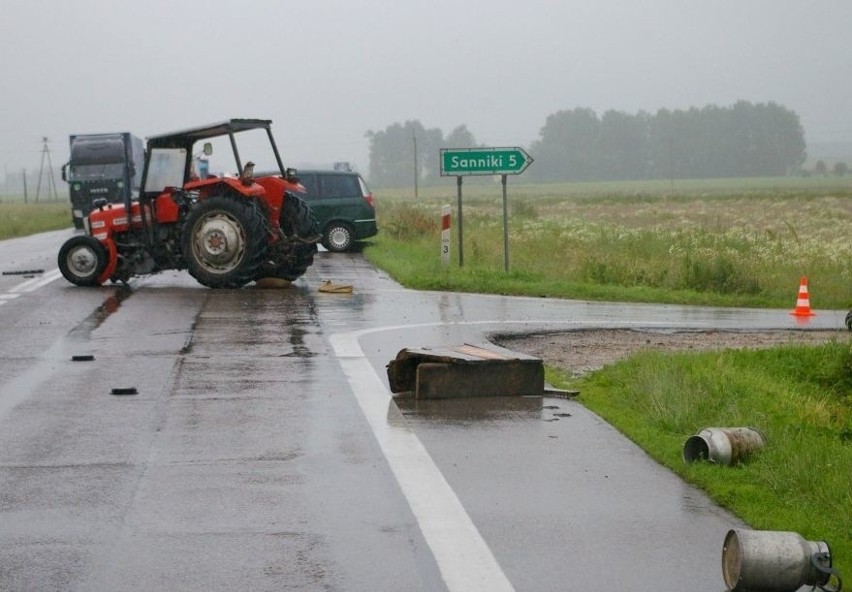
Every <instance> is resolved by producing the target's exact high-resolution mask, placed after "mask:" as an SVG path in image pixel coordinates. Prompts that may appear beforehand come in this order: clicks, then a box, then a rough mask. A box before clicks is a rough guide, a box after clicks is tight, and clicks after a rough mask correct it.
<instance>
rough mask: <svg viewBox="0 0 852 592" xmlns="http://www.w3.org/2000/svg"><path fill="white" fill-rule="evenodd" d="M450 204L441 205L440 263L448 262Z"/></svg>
mask: <svg viewBox="0 0 852 592" xmlns="http://www.w3.org/2000/svg"><path fill="white" fill-rule="evenodd" d="M450 212H451V208H450V205H449V204H447V205H444V206H442V207H441V265H446V264H447V263H449V262H450V218H451V216H450Z"/></svg>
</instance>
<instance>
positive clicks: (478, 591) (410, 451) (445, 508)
mask: <svg viewBox="0 0 852 592" xmlns="http://www.w3.org/2000/svg"><path fill="white" fill-rule="evenodd" d="M387 329H391V327H384V328H381V329H370V330H366V331H356V332H352V333H337V334H335V335H332V336H331V337H330V341H331V345H332V347H333V348H334V352H335V354H336V356H337V358H338V360H339V362H340V365H341V367H342V368H343V372H344V373H345V374H346V377H347V379H348V380H349V384H350V386H351V387H352V391H353V393H354V394H355V398H356V399H357V400H358V404H359V405H360V407H361V411H362V412H363V413H364V415H365V417H366V418H367V422H368V423H369V424H370V427H371V428H372V430H373V434H374V435H375V437H376V440H377V441H378V443H379V446H380V447H381V449H382V452H383V453H384V455H385V458H386V459H387V461H388V464H389V465H390V467H391V470H392V471H393V473H394V475H395V476H396V480H397V482H398V483H399V486H400V488H401V489H402V492H403V494H404V495H405V498H406V499H407V500H408V503H409V505H410V506H411V510H412V512H413V513H414V516H415V518H416V519H417V522H418V524H419V526H420V530H421V532H422V533H423V537H424V538H425V539H426V543H427V544H428V545H429V548H430V549H431V550H432V554H433V555H434V557H435V561H436V562H437V564H438V568H439V569H440V570H441V575H442V576H443V578H444V582H445V583H446V585H447V588H448V589H449V590H450V592H512V591H513V590H514V588H513V587H512V584H511V582H509V579H508V578H507V577H506V574H504V573H503V569H502V568H501V567H500V564H499V563H497V560H496V559H495V558H494V555H493V554H492V553H491V549H489V548H488V545H487V544H486V543H485V540H484V539H483V538H482V535H480V533H479V531H478V530H477V528H476V526H475V525H474V524H473V521H472V520H471V519H470V516H468V514H467V512H466V511H465V509H464V507H463V506H462V504H461V501H459V499H458V497H457V496H456V494H455V492H454V491H453V490H452V488H451V487H450V484H449V483H447V480H446V479H445V478H444V475H443V474H441V471H440V470H439V469H438V467H437V466H436V465H435V462H434V461H433V460H432V457H431V456H429V453H428V452H427V451H426V448H425V447H424V446H423V444H422V442H420V439H419V438H418V437H417V435H416V434H414V432H413V431H411V429H409V428H408V426H406V425H405V423H404V420H403V421H399V422H397V423H394V422H393V421H392V419H389V418H388V405H389V404H390V402H391V394H390V393H389V392H388V390H387V389H386V388H385V385H384V383H383V382H382V381H381V379H380V378H379V377H378V375H377V374H376V372H375V371H374V370H373V367H372V366H371V365H370V362H369V361H368V360H367V358H366V356H365V355H364V351H363V350H362V349H361V346H360V345H359V344H358V337H359V336H361V335H364V334H367V333H372V332H376V331H383V330H387Z"/></svg>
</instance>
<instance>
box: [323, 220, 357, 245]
mask: <svg viewBox="0 0 852 592" xmlns="http://www.w3.org/2000/svg"><path fill="white" fill-rule="evenodd" d="M354 242H355V232H354V231H353V230H352V227H351V226H349V225H348V224H345V223H343V222H332V223H331V224H329V225H328V226H326V227H325V230H324V231H323V233H322V246H324V247H325V248H326V249H328V250H329V251H331V252H333V253H344V252H346V251H348V250H349V249H351V248H352V243H354Z"/></svg>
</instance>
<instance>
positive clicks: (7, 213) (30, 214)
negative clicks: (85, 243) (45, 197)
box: [0, 199, 72, 240]
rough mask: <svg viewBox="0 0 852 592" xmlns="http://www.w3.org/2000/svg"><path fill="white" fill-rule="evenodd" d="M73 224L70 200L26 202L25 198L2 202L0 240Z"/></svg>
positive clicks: (0, 207) (0, 204) (68, 226)
mask: <svg viewBox="0 0 852 592" xmlns="http://www.w3.org/2000/svg"><path fill="white" fill-rule="evenodd" d="M71 226H72V222H71V204H70V203H68V202H64V201H63V202H56V201H53V202H48V203H38V204H35V203H27V204H25V203H23V199H20V200H18V199H15V200H11V199H6V200H4V201H2V202H0V240H3V239H7V238H14V237H18V236H27V235H30V234H35V233H38V232H45V231H48V230H60V229H62V228H70V227H71Z"/></svg>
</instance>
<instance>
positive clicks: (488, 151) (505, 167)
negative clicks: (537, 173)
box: [440, 146, 533, 177]
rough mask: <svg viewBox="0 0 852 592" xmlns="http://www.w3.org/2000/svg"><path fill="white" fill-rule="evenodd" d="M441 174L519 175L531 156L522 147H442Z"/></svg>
mask: <svg viewBox="0 0 852 592" xmlns="http://www.w3.org/2000/svg"><path fill="white" fill-rule="evenodd" d="M440 160H441V176H442V177H455V176H466V175H519V174H521V173H523V172H524V171H525V170H526V168H527V167H528V166H530V164H532V161H533V159H532V156H530V155H529V154H527V153H526V152H525V151H524V149H523V148H518V147H517V146H515V147H511V148H442V149H441V159H440Z"/></svg>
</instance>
